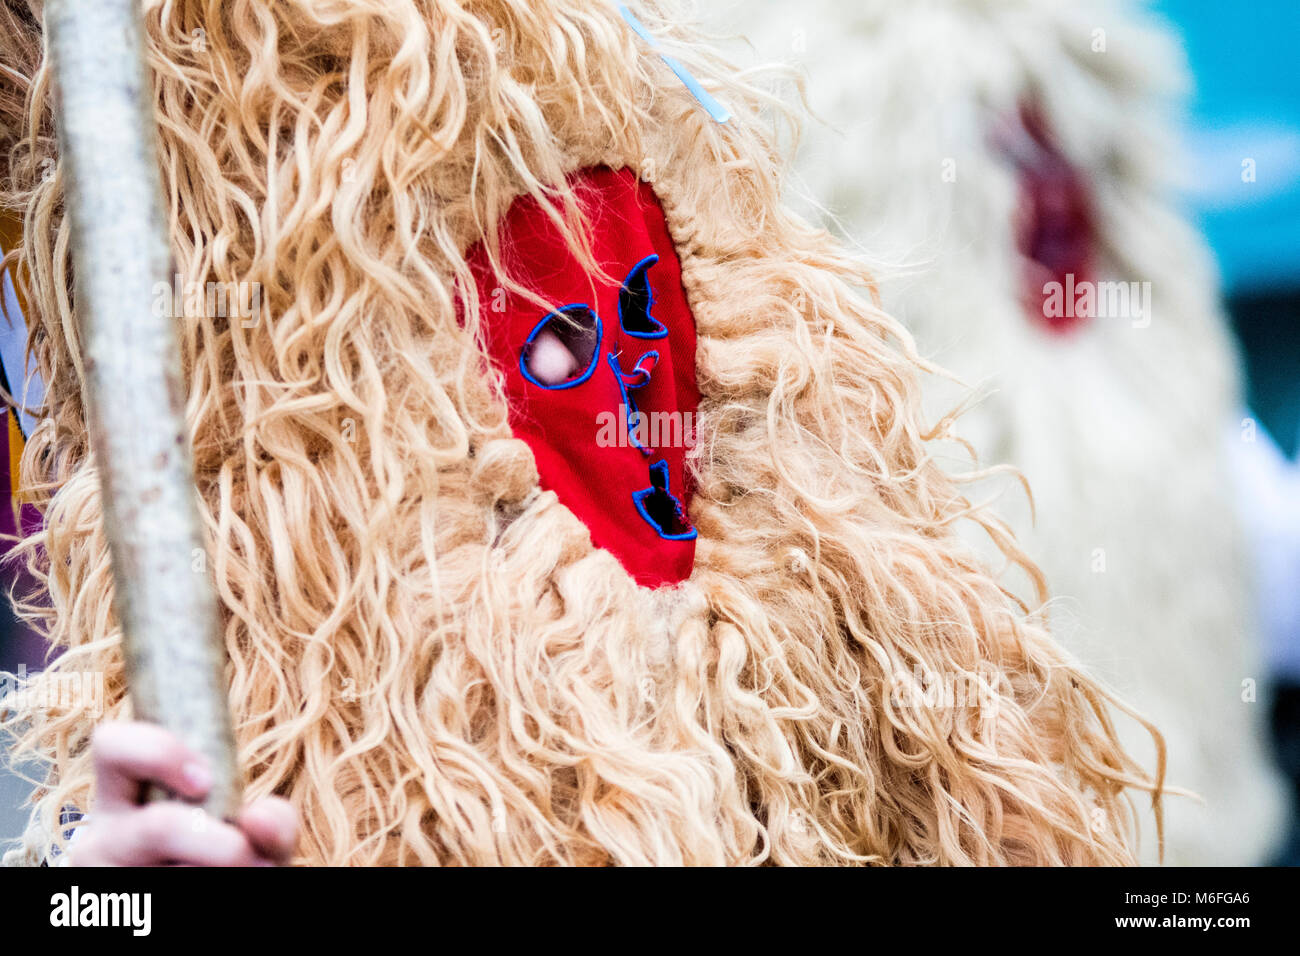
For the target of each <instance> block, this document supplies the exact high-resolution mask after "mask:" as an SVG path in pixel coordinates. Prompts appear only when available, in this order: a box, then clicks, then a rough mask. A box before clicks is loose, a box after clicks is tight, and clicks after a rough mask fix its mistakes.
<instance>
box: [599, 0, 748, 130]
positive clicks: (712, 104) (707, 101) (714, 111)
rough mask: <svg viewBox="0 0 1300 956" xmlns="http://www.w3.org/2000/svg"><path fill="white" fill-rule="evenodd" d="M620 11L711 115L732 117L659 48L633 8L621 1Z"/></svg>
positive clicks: (728, 111)
mask: <svg viewBox="0 0 1300 956" xmlns="http://www.w3.org/2000/svg"><path fill="white" fill-rule="evenodd" d="M618 12H619V13H621V14H622V15H623V19H624V20H626V21H627V23H628V26H630V27H631V28H632V29H633V30H635V31H636V33H637V36H639V37H641V39H642V40H645V42H646V43H648V44H649V45H650V49H652V50H653V51H654V52H656V53H658V54H659V59H661V60H663V61H664V62H665V63H667V64H668V68H669V69H670V70H672V71H673V72H674V73H676V74H677V78H678V79H679V80H681V81H682V84H683V85H684V86H685V87H686V88H687V89H688V90H690V91H691V95H692V96H694V97H695V98H696V99H697V100H699V101H700V105H701V106H703V107H704V108H705V109H706V110H707V111H708V113H709V115H710V116H712V117H713V118H714V119H715V120H717V121H718V122H719V123H725V122H727V120H729V119H731V111H730V110H729V109H727V108H726V107H725V106H723V105H722V104H721V103H719V102H718V101H717V100H716V99H714V98H713V97H712V96H711V95H710V94H709V91H708V90H706V89H705V88H704V87H703V86H701V85H700V81H699V80H697V79H696V78H695V77H693V76H691V71H690V70H688V69H686V67H684V66H683V65H682V64H681V63H680V62H679V61H678V60H676V59H674V58H673V57H671V56H669V55H668V54H667V53H664V52H663V51H662V50H661V49H660V48H659V41H658V40H656V39H655V38H654V34H652V33H651V32H650V31H649V30H648V29H646V26H645V24H644V23H642V22H641V21H640V20H638V19H637V18H636V16H635V15H634V14H633V13H632V11H631V10H629V9H628V8H627V7H626V6H625V5H623V4H621V3H620V4H619V5H618Z"/></svg>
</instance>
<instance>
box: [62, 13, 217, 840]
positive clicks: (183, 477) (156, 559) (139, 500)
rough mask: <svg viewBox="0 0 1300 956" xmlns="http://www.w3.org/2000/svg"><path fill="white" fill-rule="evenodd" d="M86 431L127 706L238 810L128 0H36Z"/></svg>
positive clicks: (147, 104)
mask: <svg viewBox="0 0 1300 956" xmlns="http://www.w3.org/2000/svg"><path fill="white" fill-rule="evenodd" d="M45 29H46V31H47V35H48V37H49V49H50V53H51V57H52V64H53V68H54V72H55V82H56V84H57V88H58V94H59V105H58V107H57V114H56V121H57V124H58V127H59V143H60V154H61V162H62V171H63V174H64V177H65V178H64V183H65V189H66V192H65V195H66V202H67V212H68V215H69V216H70V217H71V224H72V229H73V233H72V235H73V241H72V250H73V268H74V269H75V273H76V309H77V316H78V321H79V327H80V335H81V346H82V355H83V360H84V366H85V398H86V405H87V411H88V417H89V429H90V443H91V449H92V451H93V453H94V456H95V461H96V463H97V466H98V469H99V475H100V482H101V488H102V493H103V510H104V527H105V531H106V533H107V535H108V541H109V546H110V549H111V552H112V559H113V580H114V584H115V586H116V611H117V615H118V618H119V620H120V622H121V625H122V629H123V635H124V642H125V647H126V661H127V668H128V680H129V682H130V692H131V698H132V702H133V707H134V710H135V713H136V715H137V716H138V717H139V718H140V719H143V720H149V721H153V722H155V723H158V724H161V725H162V726H164V727H166V728H167V729H169V730H171V731H172V732H173V733H175V734H177V735H178V736H179V737H180V738H181V739H183V740H184V741H185V742H186V743H187V744H188V745H189V746H191V747H192V748H194V749H195V750H197V751H198V752H200V753H202V754H204V755H205V756H206V757H207V759H208V760H209V761H210V762H211V764H212V770H213V774H214V777H215V779H216V785H215V786H214V788H213V791H212V794H211V796H210V798H209V799H208V801H207V802H206V804H205V806H206V808H207V809H208V810H210V811H211V812H213V813H215V814H217V815H220V816H223V817H230V816H232V815H233V814H234V813H235V812H236V810H237V809H238V804H239V786H238V774H237V772H236V767H235V754H234V744H233V739H232V735H231V729H230V715H229V711H228V706H227V700H226V691H225V681H224V678H223V674H222V665H223V653H222V648H221V641H220V632H219V622H218V616H217V603H216V597H215V595H214V593H213V589H212V585H211V582H210V581H209V579H208V572H207V562H206V561H205V560H203V550H202V549H203V539H202V534H201V526H200V521H199V513H198V508H197V503H196V500H195V494H196V492H195V488H194V470H193V464H192V463H191V460H190V454H189V442H188V438H187V430H186V428H185V421H184V412H183V401H184V396H185V385H184V380H183V376H182V371H181V362H180V352H179V349H178V345H177V335H176V329H175V326H174V323H175V322H176V321H178V320H177V319H176V318H174V317H173V315H172V309H171V308H166V309H163V308H158V307H156V306H155V297H156V290H157V289H158V288H159V287H160V285H159V284H162V285H164V286H168V287H169V286H170V285H171V282H172V278H171V272H172V260H171V253H170V248H169V243H168V229H167V220H166V217H165V215H164V212H163V204H162V187H161V179H160V176H159V168H158V152H157V128H156V125H155V120H154V108H155V106H154V100H153V95H152V88H151V85H150V83H149V80H148V75H147V71H146V67H145V60H144V25H143V22H142V7H141V2H140V0H49V2H47V3H46V4H45Z"/></svg>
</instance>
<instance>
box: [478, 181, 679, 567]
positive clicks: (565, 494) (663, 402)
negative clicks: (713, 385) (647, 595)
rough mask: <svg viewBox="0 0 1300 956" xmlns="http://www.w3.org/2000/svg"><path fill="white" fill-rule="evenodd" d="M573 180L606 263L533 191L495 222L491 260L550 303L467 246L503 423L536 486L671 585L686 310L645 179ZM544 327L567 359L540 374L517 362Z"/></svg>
mask: <svg viewBox="0 0 1300 956" xmlns="http://www.w3.org/2000/svg"><path fill="white" fill-rule="evenodd" d="M573 184H574V186H575V188H576V191H577V194H578V197H579V201H580V202H581V204H582V207H583V210H584V212H585V214H586V216H587V217H588V220H589V221H590V223H591V234H590V237H589V242H590V245H591V250H592V253H593V257H594V259H595V261H596V263H598V264H599V266H600V267H601V269H602V270H603V272H604V273H605V274H604V275H601V274H593V273H591V272H590V271H589V270H588V269H586V268H585V267H584V266H583V265H581V264H580V262H579V261H578V259H577V258H576V257H575V256H574V255H573V253H572V252H571V251H570V250H569V248H568V245H567V243H566V242H565V241H564V238H563V236H562V234H561V232H560V230H559V229H558V228H557V227H556V225H555V224H554V223H553V222H552V221H551V220H550V219H549V218H548V217H547V216H546V215H545V213H544V212H543V211H542V208H541V206H540V205H539V204H538V203H537V202H536V201H535V200H533V199H532V198H530V197H525V198H523V199H520V200H518V201H517V202H516V203H515V204H514V205H513V206H512V207H511V208H510V210H509V212H508V213H507V215H506V218H505V222H504V224H503V226H502V232H501V257H502V265H503V267H504V271H505V273H506V275H508V276H509V277H510V278H511V279H512V280H513V281H515V282H517V283H519V284H520V285H522V286H524V287H525V288H527V289H529V290H530V291H531V292H533V293H534V294H536V295H538V296H540V297H541V298H542V299H543V300H544V301H545V302H547V303H553V305H552V306H551V311H548V310H547V309H545V308H541V307H539V305H538V304H537V303H536V302H533V301H530V300H529V299H528V298H527V297H525V296H523V295H520V294H516V293H513V292H511V291H509V290H506V289H503V288H499V287H498V286H497V284H496V282H495V281H494V279H493V278H492V274H491V270H490V269H489V268H488V260H487V254H486V251H485V249H484V248H483V247H482V246H481V245H479V246H477V247H475V248H474V249H472V250H471V251H470V254H469V261H470V264H471V266H472V267H473V268H474V271H475V274H476V275H477V276H478V281H479V289H478V291H479V298H480V302H481V304H482V317H483V328H484V329H485V336H486V339H487V347H488V350H489V353H490V354H491V355H492V357H493V359H494V361H495V362H496V363H497V365H498V366H499V367H500V369H501V371H502V372H503V373H504V375H505V384H506V394H507V397H508V399H509V402H510V424H511V428H512V429H513V430H514V433H515V436H516V437H518V438H520V439H521V440H523V441H524V442H526V443H527V444H528V446H529V447H530V448H531V449H532V451H533V456H534V458H535V459H536V461H537V470H538V473H539V475H540V478H541V484H542V487H543V488H545V489H547V490H550V491H554V492H555V493H556V495H558V496H559V499H560V501H561V502H563V503H564V504H565V505H566V506H567V507H568V508H569V509H570V510H571V511H573V513H574V514H576V515H577V516H578V517H579V518H580V519H581V520H582V521H583V522H584V523H585V524H586V525H587V527H588V529H590V531H591V537H592V541H593V542H594V543H595V545H596V546H597V547H600V548H604V549H606V550H607V551H609V552H611V553H612V554H613V555H614V556H615V557H616V558H618V559H619V561H620V562H622V564H623V567H624V568H626V569H627V571H628V573H630V574H631V575H632V576H633V577H634V578H635V579H636V581H637V582H638V583H639V584H642V585H644V586H647V587H660V586H664V585H671V584H675V583H677V582H680V581H683V580H685V579H686V578H687V577H689V576H690V573H691V567H692V565H693V563H694V560H695V529H694V528H693V527H692V526H691V524H690V520H689V518H688V517H687V510H688V509H689V505H690V497H691V491H692V489H691V487H690V485H689V484H688V479H687V474H686V468H685V458H686V451H687V449H688V447H689V445H690V444H691V443H692V442H693V440H694V423H695V414H696V410H697V408H698V405H699V391H698V390H697V388H696V384H695V319H694V317H693V316H692V315H691V311H690V307H689V306H688V305H687V302H686V293H685V290H684V289H683V288H682V277H681V264H680V262H679V261H678V258H677V252H676V249H675V248H674V246H673V242H672V238H671V237H670V236H669V233H668V227H667V224H666V222H665V220H664V214H663V210H662V209H661V208H660V205H659V202H658V199H657V198H656V197H655V194H654V191H653V190H652V189H651V188H650V187H649V186H648V185H647V184H645V183H643V182H641V181H640V180H639V179H638V178H637V176H636V175H635V174H634V173H632V172H631V171H629V170H620V171H617V172H615V171H613V170H610V169H606V168H603V167H602V168H595V169H589V170H586V171H584V172H582V173H580V174H578V175H577V176H576V177H575V178H574V180H573ZM566 320H567V321H566ZM543 330H547V331H549V332H551V333H552V334H553V335H555V336H556V337H557V338H559V339H560V340H561V341H562V342H563V344H564V345H565V346H566V347H567V348H568V350H569V352H571V353H572V354H573V356H574V358H575V359H576V364H577V369H576V371H575V372H574V373H573V374H572V375H570V376H569V377H568V378H567V379H564V380H563V381H560V382H558V383H555V384H550V385H547V384H543V383H542V382H541V381H539V380H538V379H537V378H536V377H534V376H533V375H532V374H530V371H529V362H528V359H529V354H530V348H531V344H532V342H533V341H534V340H535V339H536V338H537V336H538V335H540V334H542V333H543ZM637 413H640V415H639V416H638V415H637ZM664 413H671V414H668V415H665V414H664Z"/></svg>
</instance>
